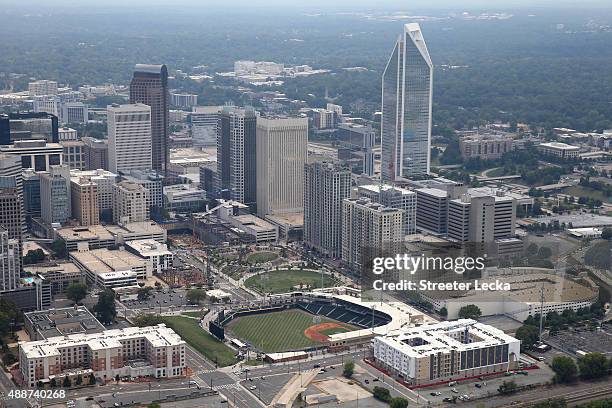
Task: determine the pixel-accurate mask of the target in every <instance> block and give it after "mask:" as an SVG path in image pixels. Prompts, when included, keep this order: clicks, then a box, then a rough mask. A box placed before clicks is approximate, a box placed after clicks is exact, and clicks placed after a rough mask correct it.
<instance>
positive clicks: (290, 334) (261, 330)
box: [226, 309, 356, 353]
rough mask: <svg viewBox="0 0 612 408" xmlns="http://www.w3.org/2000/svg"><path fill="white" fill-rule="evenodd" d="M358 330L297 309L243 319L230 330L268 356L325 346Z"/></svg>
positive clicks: (240, 318) (235, 321)
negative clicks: (332, 336) (337, 335)
mask: <svg viewBox="0 0 612 408" xmlns="http://www.w3.org/2000/svg"><path fill="white" fill-rule="evenodd" d="M355 329H356V327H354V326H351V325H350V324H346V323H341V322H337V321H334V320H331V319H327V318H324V317H318V316H314V315H311V314H309V313H306V312H304V311H301V310H296V309H290V310H284V311H282V312H272V313H267V314H261V315H250V316H242V317H239V318H237V319H235V320H233V321H231V322H230V323H229V324H228V325H227V326H226V330H228V331H229V333H230V334H231V335H232V336H234V337H236V338H238V339H240V340H242V341H245V342H248V343H249V344H251V345H252V346H253V347H255V348H257V349H259V350H261V351H264V352H267V353H270V352H282V351H289V350H299V349H303V348H307V347H313V346H317V345H319V344H321V343H323V342H325V341H326V340H327V335H329V334H332V333H341V332H347V331H352V330H355Z"/></svg>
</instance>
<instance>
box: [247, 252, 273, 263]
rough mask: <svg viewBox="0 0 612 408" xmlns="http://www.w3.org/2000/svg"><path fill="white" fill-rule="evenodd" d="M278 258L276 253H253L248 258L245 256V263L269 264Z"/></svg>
mask: <svg viewBox="0 0 612 408" xmlns="http://www.w3.org/2000/svg"><path fill="white" fill-rule="evenodd" d="M276 258H278V254H277V253H276V252H271V251H260V252H253V253H252V254H250V255H249V256H247V262H248V263H250V264H258V263H265V262H270V261H273V260H275V259H276Z"/></svg>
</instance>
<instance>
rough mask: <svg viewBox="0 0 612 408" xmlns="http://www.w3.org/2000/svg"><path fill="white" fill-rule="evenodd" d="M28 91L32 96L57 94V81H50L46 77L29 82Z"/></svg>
mask: <svg viewBox="0 0 612 408" xmlns="http://www.w3.org/2000/svg"><path fill="white" fill-rule="evenodd" d="M28 92H29V93H30V95H32V96H37V95H56V94H57V82H56V81H49V80H46V79H39V80H38V81H34V82H30V83H29V84H28Z"/></svg>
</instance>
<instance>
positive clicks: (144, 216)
mask: <svg viewBox="0 0 612 408" xmlns="http://www.w3.org/2000/svg"><path fill="white" fill-rule="evenodd" d="M149 202H150V197H149V190H147V189H146V188H144V187H143V186H141V185H140V184H136V183H132V182H129V181H122V182H120V183H117V184H115V185H113V204H114V205H113V220H114V222H115V223H116V224H119V223H120V224H127V223H130V222H142V221H146V220H148V219H149Z"/></svg>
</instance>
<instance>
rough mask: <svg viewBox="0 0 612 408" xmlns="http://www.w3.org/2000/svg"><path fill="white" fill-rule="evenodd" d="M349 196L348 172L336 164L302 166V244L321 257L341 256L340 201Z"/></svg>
mask: <svg viewBox="0 0 612 408" xmlns="http://www.w3.org/2000/svg"><path fill="white" fill-rule="evenodd" d="M350 196H351V172H350V171H349V170H348V169H346V168H344V167H342V166H340V165H339V164H336V163H328V162H315V163H308V164H306V165H305V166H304V243H305V244H306V245H308V246H309V247H311V248H314V249H315V250H317V251H318V252H321V253H322V254H325V255H328V256H331V257H334V258H339V257H340V256H341V254H342V200H344V199H345V198H349V197H350Z"/></svg>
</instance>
